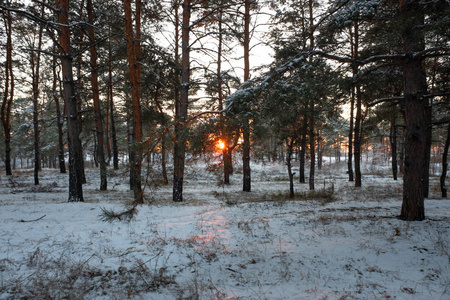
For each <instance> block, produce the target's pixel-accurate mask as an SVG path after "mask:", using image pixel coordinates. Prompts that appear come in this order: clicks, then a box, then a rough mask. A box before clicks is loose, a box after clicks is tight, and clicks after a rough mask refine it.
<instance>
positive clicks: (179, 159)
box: [172, 0, 191, 202]
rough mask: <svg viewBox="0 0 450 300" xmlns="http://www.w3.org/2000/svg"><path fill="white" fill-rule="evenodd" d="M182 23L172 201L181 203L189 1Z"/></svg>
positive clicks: (186, 108)
mask: <svg viewBox="0 0 450 300" xmlns="http://www.w3.org/2000/svg"><path fill="white" fill-rule="evenodd" d="M182 6H183V22H182V28H181V86H180V90H179V91H180V98H179V99H178V101H177V103H176V109H175V112H176V116H175V122H176V124H175V141H174V151H173V164H174V169H173V195H172V196H173V201H174V202H181V201H183V180H184V163H185V158H186V141H187V137H186V128H185V122H186V118H187V112H188V101H189V82H190V57H189V56H190V45H189V33H190V20H191V1H190V0H184V1H183V4H182Z"/></svg>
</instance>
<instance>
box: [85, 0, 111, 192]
mask: <svg viewBox="0 0 450 300" xmlns="http://www.w3.org/2000/svg"><path fill="white" fill-rule="evenodd" d="M87 14H88V22H89V23H90V24H94V16H93V7H92V0H87ZM88 32H89V40H90V42H91V44H92V43H94V42H95V33H94V27H92V26H89V27H88ZM89 50H90V52H91V85H92V100H93V102H94V119H95V129H96V139H97V151H96V154H97V155H96V157H97V160H98V162H99V164H100V190H101V191H106V189H107V187H108V182H107V177H106V159H105V145H104V142H103V115H102V111H101V105H100V94H99V87H98V64H97V49H96V46H91V47H90V48H89Z"/></svg>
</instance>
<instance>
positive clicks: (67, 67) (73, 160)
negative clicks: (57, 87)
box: [56, 0, 84, 202]
mask: <svg viewBox="0 0 450 300" xmlns="http://www.w3.org/2000/svg"><path fill="white" fill-rule="evenodd" d="M56 4H57V7H58V9H59V10H58V22H59V23H60V24H61V25H60V26H59V42H60V46H61V65H62V75H63V87H64V101H65V105H66V107H67V131H68V140H69V143H68V144H69V202H81V201H84V199H83V185H82V178H83V170H82V168H81V162H80V157H81V155H79V154H80V153H82V149H81V143H80V140H79V126H78V109H77V99H76V96H75V83H74V80H73V73H72V54H71V50H70V27H69V26H68V24H69V0H56Z"/></svg>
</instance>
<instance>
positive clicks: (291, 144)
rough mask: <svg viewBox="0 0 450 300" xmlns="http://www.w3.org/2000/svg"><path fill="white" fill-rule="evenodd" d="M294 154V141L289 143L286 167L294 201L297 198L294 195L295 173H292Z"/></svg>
mask: <svg viewBox="0 0 450 300" xmlns="http://www.w3.org/2000/svg"><path fill="white" fill-rule="evenodd" d="M293 152H294V140H291V141H288V143H287V156H286V165H287V168H288V174H289V198H291V199H293V198H294V197H295V193H294V173H292V164H291V161H292V153H293Z"/></svg>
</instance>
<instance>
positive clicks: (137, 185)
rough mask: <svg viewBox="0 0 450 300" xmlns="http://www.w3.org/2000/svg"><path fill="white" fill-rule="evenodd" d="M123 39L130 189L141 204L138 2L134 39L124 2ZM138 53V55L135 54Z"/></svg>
mask: <svg viewBox="0 0 450 300" xmlns="http://www.w3.org/2000/svg"><path fill="white" fill-rule="evenodd" d="M123 2H124V11H125V37H126V41H127V59H128V71H129V76H130V84H131V105H132V111H131V113H132V128H131V152H130V159H131V160H130V188H131V189H132V190H133V193H134V201H135V202H136V203H143V195H142V182H141V168H142V143H141V142H142V123H141V106H140V74H139V70H140V67H139V63H140V61H139V60H138V59H139V55H140V42H139V41H138V40H137V38H138V37H140V25H139V24H140V20H138V19H139V18H140V1H139V0H138V1H137V2H136V38H135V35H134V33H133V23H132V13H131V0H124V1H123ZM137 51H138V53H137Z"/></svg>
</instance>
